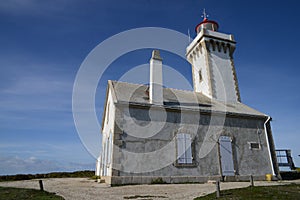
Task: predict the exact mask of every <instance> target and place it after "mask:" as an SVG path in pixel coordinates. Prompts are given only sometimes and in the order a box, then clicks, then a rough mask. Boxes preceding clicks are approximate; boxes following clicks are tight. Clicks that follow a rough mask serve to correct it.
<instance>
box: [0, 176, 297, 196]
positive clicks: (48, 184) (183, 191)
mask: <svg viewBox="0 0 300 200" xmlns="http://www.w3.org/2000/svg"><path fill="white" fill-rule="evenodd" d="M42 180H43V184H44V189H45V190H46V191H48V192H54V193H56V194H58V195H60V196H63V197H64V198H65V199H66V200H76V199H78V200H82V199H88V200H92V199H136V200H141V199H148V200H149V199H153V200H159V199H163V200H165V199H193V198H195V197H198V196H203V195H206V194H209V193H212V192H214V191H215V188H216V186H215V184H213V183H206V184H163V185H128V186H119V187H109V186H108V185H106V184H104V183H97V182H95V181H94V180H90V179H87V178H51V179H42ZM292 182H294V183H298V184H300V180H296V181H280V182H279V181H278V182H266V181H257V182H255V185H256V186H261V185H279V184H289V183H292ZM249 184H250V183H248V182H228V183H221V190H225V189H231V188H241V187H247V186H249ZM0 186H4V187H5V186H6V187H20V188H34V189H39V181H38V180H26V181H13V182H0Z"/></svg>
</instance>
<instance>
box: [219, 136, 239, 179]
mask: <svg viewBox="0 0 300 200" xmlns="http://www.w3.org/2000/svg"><path fill="white" fill-rule="evenodd" d="M219 145H220V160H221V167H222V175H223V176H234V175H235V173H234V164H233V155H232V140H231V138H230V137H228V136H221V137H220V138H219Z"/></svg>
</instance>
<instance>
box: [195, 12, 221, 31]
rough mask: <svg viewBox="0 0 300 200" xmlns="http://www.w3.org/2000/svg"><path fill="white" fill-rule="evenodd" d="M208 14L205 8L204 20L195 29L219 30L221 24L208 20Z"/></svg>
mask: <svg viewBox="0 0 300 200" xmlns="http://www.w3.org/2000/svg"><path fill="white" fill-rule="evenodd" d="M207 17H208V16H207V15H206V12H205V9H204V10H203V18H204V19H203V21H202V22H201V23H200V24H198V25H197V26H196V28H195V31H196V32H197V34H198V33H200V31H201V30H202V29H206V30H211V31H218V28H219V24H218V23H217V22H215V21H213V20H208V19H207Z"/></svg>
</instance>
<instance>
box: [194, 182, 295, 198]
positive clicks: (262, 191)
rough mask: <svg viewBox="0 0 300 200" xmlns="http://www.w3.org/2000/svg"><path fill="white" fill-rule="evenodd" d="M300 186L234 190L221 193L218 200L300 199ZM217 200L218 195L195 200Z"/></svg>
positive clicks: (214, 194) (213, 194)
mask: <svg viewBox="0 0 300 200" xmlns="http://www.w3.org/2000/svg"><path fill="white" fill-rule="evenodd" d="M299 198H300V185H299V184H290V185H278V186H261V187H247V188H241V189H232V190H224V191H221V197H220V198H218V199H235V200H239V199H243V200H250V199H256V200H259V199H276V200H287V199H299ZM209 199H216V193H212V194H209V195H207V196H204V197H197V198H195V199H194V200H209Z"/></svg>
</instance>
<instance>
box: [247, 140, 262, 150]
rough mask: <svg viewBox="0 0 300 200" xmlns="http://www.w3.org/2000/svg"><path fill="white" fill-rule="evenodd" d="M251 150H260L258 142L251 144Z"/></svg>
mask: <svg viewBox="0 0 300 200" xmlns="http://www.w3.org/2000/svg"><path fill="white" fill-rule="evenodd" d="M249 148H250V149H260V145H259V143H257V142H249Z"/></svg>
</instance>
